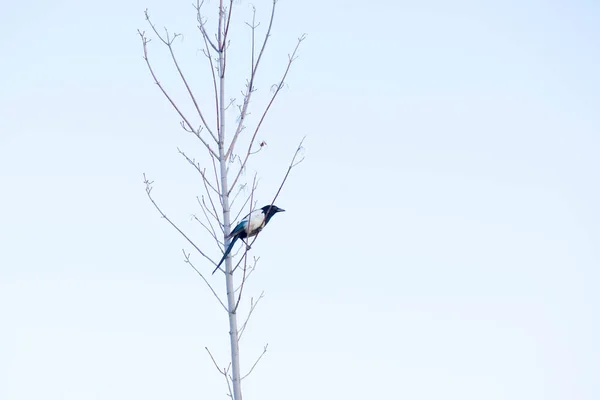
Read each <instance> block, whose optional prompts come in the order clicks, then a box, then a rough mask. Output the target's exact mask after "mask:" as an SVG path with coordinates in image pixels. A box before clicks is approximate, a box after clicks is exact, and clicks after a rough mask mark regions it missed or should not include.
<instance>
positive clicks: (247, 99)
mask: <svg viewBox="0 0 600 400" xmlns="http://www.w3.org/2000/svg"><path fill="white" fill-rule="evenodd" d="M276 4H277V0H273V7H272V8H271V18H270V19H269V27H268V28H267V32H266V33H265V39H264V40H263V43H262V47H261V49H260V52H259V53H258V57H257V59H256V63H255V62H254V31H255V29H256V27H257V26H258V25H256V24H255V23H254V17H255V15H256V10H255V9H254V7H253V9H254V12H253V16H252V25H251V26H250V28H251V29H252V65H251V69H250V79H249V81H248V85H247V86H246V93H245V94H244V103H243V105H242V108H241V111H240V120H239V122H238V125H237V128H236V130H235V133H234V135H233V139H231V144H230V145H229V149H228V150H227V153H226V154H225V159H228V158H229V156H230V155H231V152H232V151H233V149H234V147H235V143H236V141H237V139H238V136H239V135H240V132H241V131H242V130H243V128H244V120H245V119H246V115H247V111H248V105H249V104H250V98H251V97H252V92H254V80H255V78H256V72H257V71H258V66H259V64H260V60H261V59H262V56H263V54H264V52H265V48H266V47H267V42H268V41H269V37H270V36H271V29H272V27H273V19H274V18H275V5H276ZM294 53H295V52H294ZM288 69H289V67H288ZM286 75H287V71H286ZM284 79H285V76H284ZM234 184H235V183H234Z"/></svg>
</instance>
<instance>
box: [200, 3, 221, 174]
mask: <svg viewBox="0 0 600 400" xmlns="http://www.w3.org/2000/svg"><path fill="white" fill-rule="evenodd" d="M203 4H204V0H202V2H200V1H199V0H197V2H196V7H195V8H196V19H197V20H198V28H199V29H200V32H201V33H202V39H203V40H204V47H205V49H206V58H208V62H209V64H210V72H211V74H212V81H213V89H214V96H213V97H214V99H215V117H216V120H217V136H218V137H219V139H221V123H220V118H221V115H220V113H219V94H218V89H217V76H216V75H215V65H214V64H213V57H212V54H211V52H210V49H211V47H212V48H213V49H214V50H215V51H216V52H219V49H218V48H217V46H215V44H214V43H212V41H211V40H210V37H209V36H208V33H207V32H206V29H205V28H204V24H205V21H203V18H202V12H201V8H202V5H203ZM215 171H216V170H215Z"/></svg>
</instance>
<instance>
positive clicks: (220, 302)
mask: <svg viewBox="0 0 600 400" xmlns="http://www.w3.org/2000/svg"><path fill="white" fill-rule="evenodd" d="M181 251H183V257H184V261H185V263H186V264H189V266H190V267H192V268H193V269H194V271H196V273H197V274H198V275H200V278H202V280H203V281H204V283H206V285H207V286H208V288H209V289H210V291H211V292H212V294H213V295H214V296H215V298H216V299H217V300H218V301H219V304H221V306H222V307H223V309H224V310H225V311H227V307H225V304H224V303H223V301H221V298H220V297H219V295H218V294H217V292H215V289H213V287H212V286H211V284H210V283H208V281H207V280H206V278H205V277H204V275H202V272H200V271H199V270H198V268H196V267H195V266H194V264H192V262H191V261H190V254H189V253H186V252H185V250H183V249H182V250H181Z"/></svg>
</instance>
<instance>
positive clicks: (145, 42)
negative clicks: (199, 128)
mask: <svg viewBox="0 0 600 400" xmlns="http://www.w3.org/2000/svg"><path fill="white" fill-rule="evenodd" d="M148 22H150V21H148ZM138 34H139V35H140V38H141V39H142V47H143V50H144V57H143V58H144V61H146V65H147V66H148V70H149V71H150V74H151V75H152V79H154V83H156V85H157V86H158V87H159V89H160V91H161V92H162V93H163V95H164V96H165V97H166V98H167V100H169V103H171V106H172V107H173V108H174V109H175V111H176V112H177V113H178V114H179V116H180V117H181V119H182V120H183V121H184V122H185V124H186V125H187V127H188V129H190V130H192V131H193V132H194V134H195V135H196V136H197V137H198V139H200V141H201V142H202V144H204V146H205V147H206V149H207V150H208V152H209V153H210V154H211V155H212V156H214V157H217V159H218V158H219V156H218V155H217V153H215V151H214V150H213V149H212V148H211V147H210V145H209V144H208V143H207V142H206V141H205V140H204V139H203V138H202V137H201V136H200V132H196V130H195V129H194V128H193V127H192V124H191V123H190V122H189V121H188V119H187V118H186V116H185V115H184V114H183V112H181V110H180V109H179V107H178V106H177V104H175V101H173V99H172V98H171V96H169V94H168V93H167V91H166V90H165V88H164V87H163V86H162V84H161V83H160V82H159V81H158V78H157V77H156V74H155V73H154V70H153V69H152V65H151V64H150V59H149V58H148V41H149V40H148V38H147V37H146V34H145V32H143V31H140V30H138ZM159 38H161V40H164V39H162V37H160V36H159Z"/></svg>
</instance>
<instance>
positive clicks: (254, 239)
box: [249, 136, 306, 247]
mask: <svg viewBox="0 0 600 400" xmlns="http://www.w3.org/2000/svg"><path fill="white" fill-rule="evenodd" d="M304 139H306V136H304V137H303V138H302V140H301V141H300V144H298V148H296V151H295V152H294V156H293V157H292V161H291V162H290V165H289V166H288V169H287V171H286V173H285V176H284V177H283V180H282V181H281V185H279V189H277V193H275V197H273V200H272V201H271V205H270V206H269V210H270V209H271V207H272V206H273V204H275V200H277V197H279V193H280V192H281V189H282V188H283V185H284V184H285V182H286V181H287V178H288V176H289V174H290V171H291V170H292V168H294V167H295V166H297V165H298V164H300V163H301V162H302V161H304V156H302V158H301V159H300V160H298V161H296V158H297V157H298V154H300V152H301V151H302V150H304V147H302V144H303V143H304ZM267 212H268V210H267ZM258 235H260V232H258V233H257V234H256V236H254V238H253V239H252V242H251V243H250V245H249V247H252V245H253V244H254V242H255V241H256V239H258Z"/></svg>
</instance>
